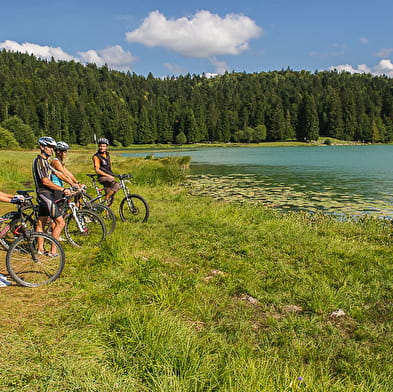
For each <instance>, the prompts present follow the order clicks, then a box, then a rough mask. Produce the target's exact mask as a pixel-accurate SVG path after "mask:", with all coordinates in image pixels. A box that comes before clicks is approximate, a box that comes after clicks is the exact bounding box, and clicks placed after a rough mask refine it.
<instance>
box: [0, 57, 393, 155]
mask: <svg viewBox="0 0 393 392" xmlns="http://www.w3.org/2000/svg"><path fill="white" fill-rule="evenodd" d="M44 134H45V135H50V136H52V137H54V138H55V139H57V140H65V141H67V142H68V143H71V144H78V145H83V146H86V145H88V144H90V143H93V142H94V138H95V137H96V138H99V137H106V138H108V139H109V140H110V142H111V145H113V146H115V147H119V148H121V147H128V146H131V145H135V144H136V145H143V144H176V145H183V144H194V143H229V142H231V143H242V144H244V143H255V144H256V143H261V142H277V141H280V142H281V141H297V142H314V141H318V140H320V139H321V138H322V139H323V140H325V141H326V143H325V144H329V143H333V142H334V140H335V139H338V140H342V141H345V142H349V141H356V142H361V143H389V142H392V141H393V80H392V79H391V78H388V77H385V76H378V77H377V76H372V75H370V74H350V73H345V72H343V73H339V72H335V71H324V72H315V73H311V72H307V71H300V72H298V71H296V72H295V71H293V70H291V69H289V68H288V69H286V70H281V71H273V72H260V73H252V74H248V73H235V72H233V73H225V74H224V75H221V76H217V77H214V78H208V77H207V76H205V75H190V74H188V75H181V76H176V77H175V76H172V77H167V78H165V79H161V78H156V77H154V76H153V75H152V74H149V75H148V76H140V75H136V74H135V73H132V74H131V73H129V72H128V73H122V72H118V71H113V70H110V69H108V67H106V66H103V67H100V68H98V67H97V66H96V65H94V64H88V65H83V64H80V63H77V62H74V61H70V62H66V61H55V60H52V61H45V60H39V59H37V58H36V57H34V56H32V55H28V54H22V53H13V52H8V51H6V50H2V51H0V139H1V142H0V148H14V147H18V146H19V147H21V148H31V147H33V146H34V144H35V140H36V139H37V137H39V136H42V135H44Z"/></svg>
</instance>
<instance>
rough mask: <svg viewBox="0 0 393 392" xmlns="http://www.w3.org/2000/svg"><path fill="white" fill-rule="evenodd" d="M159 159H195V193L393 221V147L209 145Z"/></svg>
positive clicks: (157, 154) (192, 180) (192, 182)
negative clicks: (188, 157)
mask: <svg viewBox="0 0 393 392" xmlns="http://www.w3.org/2000/svg"><path fill="white" fill-rule="evenodd" d="M127 155H133V156H135V155H139V156H146V155H147V153H139V154H127ZM153 155H154V156H155V157H162V156H168V155H172V156H179V155H190V156H191V157H192V164H191V173H190V175H189V178H188V180H189V184H190V187H191V188H192V192H193V193H195V194H200V195H207V196H211V197H215V198H219V199H228V200H238V201H242V200H247V201H249V202H255V203H263V204H265V205H269V206H272V207H277V208H280V209H284V210H285V209H290V210H306V211H317V210H322V211H324V212H327V213H331V214H335V215H340V216H347V215H351V216H353V215H362V214H368V215H374V216H381V217H388V218H393V197H392V194H393V165H392V161H393V146H391V145H361V146H315V147H244V148H239V147H225V148H215V147H207V148H198V149H194V150H192V149H190V150H183V151H171V152H153Z"/></svg>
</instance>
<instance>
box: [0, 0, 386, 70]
mask: <svg viewBox="0 0 393 392" xmlns="http://www.w3.org/2000/svg"><path fill="white" fill-rule="evenodd" d="M4 3H5V4H4ZM0 49H6V50H12V51H20V52H28V53H33V54H35V55H36V56H37V57H41V58H45V59H50V58H51V57H52V56H53V57H54V58H55V59H57V60H72V59H74V60H75V61H80V62H82V63H88V62H94V63H96V64H97V65H98V66H101V65H103V64H108V66H109V67H110V68H112V69H118V70H121V71H130V72H135V73H136V74H138V75H147V74H148V73H149V72H152V73H153V75H154V76H156V77H165V76H167V75H178V74H187V73H190V74H202V73H205V74H217V73H223V72H225V71H229V72H231V71H236V72H261V71H273V70H280V69H286V68H287V67H289V68H291V69H293V70H296V71H299V70H307V71H311V72H314V71H317V70H329V69H334V68H336V69H338V70H347V71H350V72H367V73H372V74H376V75H378V74H385V75H389V76H391V77H393V64H392V59H393V1H392V0H390V1H387V0H375V1H373V2H362V1H353V0H341V1H337V0H331V1H319V0H314V1H312V0H310V1H306V0H297V1H294V0H285V1H284V0H270V1H266V0H242V1H239V0H237V1H234V0H225V1H222V0H216V1H215V2H213V1H211V0H210V1H205V0H199V1H196V0H186V1H185V0H183V1H179V0H175V1H171V0H168V1H154V0H140V1H131V0H105V1H101V0H14V1H6V2H2V4H0Z"/></svg>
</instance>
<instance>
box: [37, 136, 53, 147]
mask: <svg viewBox="0 0 393 392" xmlns="http://www.w3.org/2000/svg"><path fill="white" fill-rule="evenodd" d="M38 144H39V145H40V146H45V147H46V146H48V147H53V148H55V147H56V141H55V139H53V137H50V136H44V137H40V138H39V139H38Z"/></svg>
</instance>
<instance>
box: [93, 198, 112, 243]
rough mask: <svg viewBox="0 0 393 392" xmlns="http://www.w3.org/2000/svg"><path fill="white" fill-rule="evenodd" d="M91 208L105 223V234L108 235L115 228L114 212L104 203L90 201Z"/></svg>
mask: <svg viewBox="0 0 393 392" xmlns="http://www.w3.org/2000/svg"><path fill="white" fill-rule="evenodd" d="M91 209H92V210H93V211H94V212H95V213H97V214H98V215H99V216H100V217H101V218H102V220H103V221H104V223H105V226H106V235H107V236H108V235H110V234H112V233H113V232H114V231H115V228H116V220H117V219H116V215H115V213H114V212H113V211H112V210H111V209H110V208H109V207H108V206H106V205H105V204H101V203H91Z"/></svg>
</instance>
